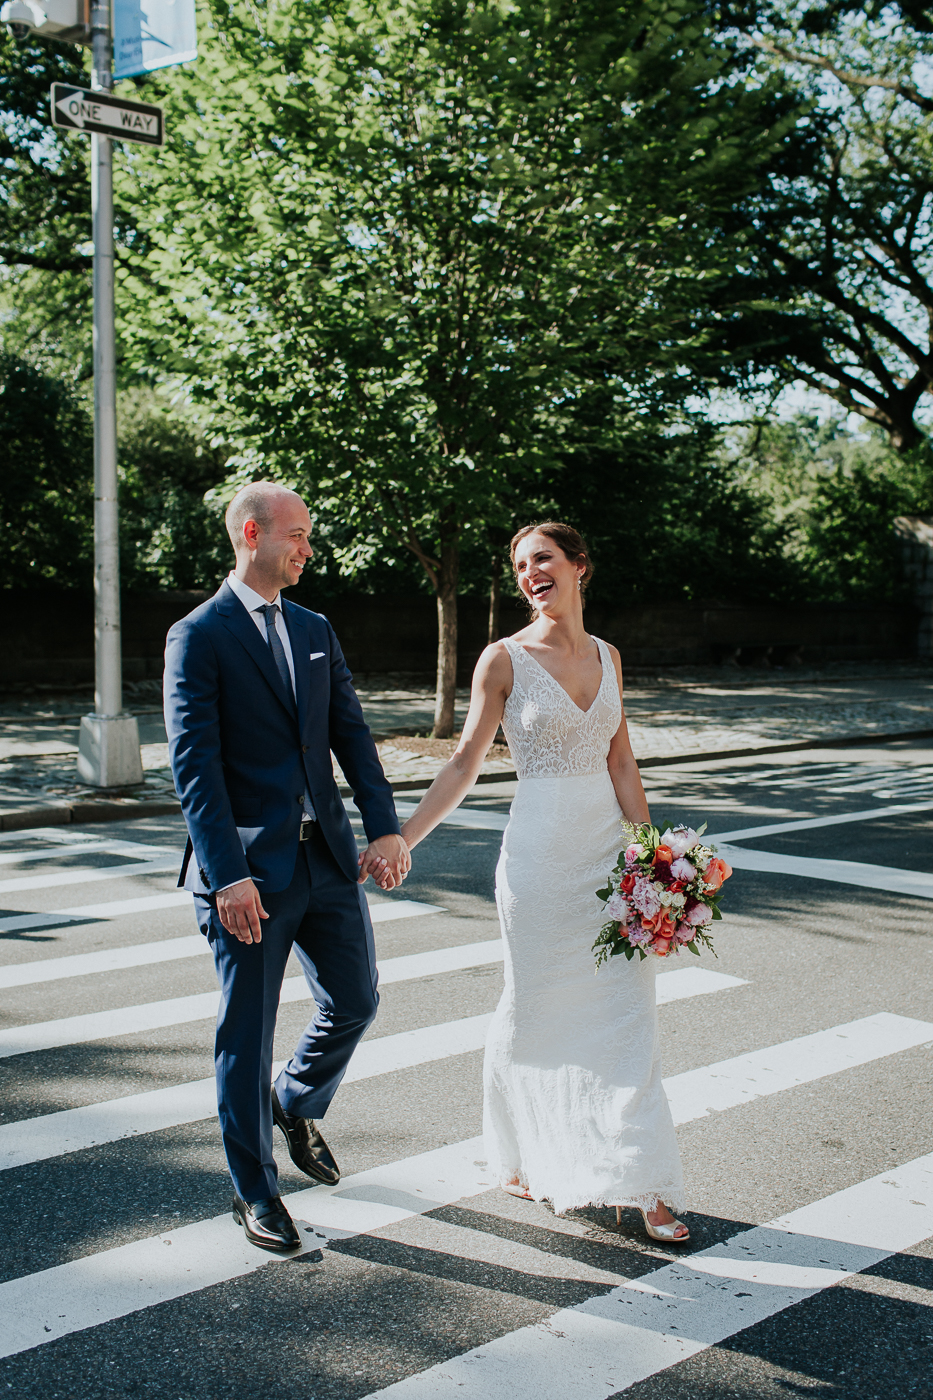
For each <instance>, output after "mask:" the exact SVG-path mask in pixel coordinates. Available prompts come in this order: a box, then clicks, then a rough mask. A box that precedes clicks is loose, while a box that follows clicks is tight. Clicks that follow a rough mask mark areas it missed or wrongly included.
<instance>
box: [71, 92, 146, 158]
mask: <svg viewBox="0 0 933 1400" xmlns="http://www.w3.org/2000/svg"><path fill="white" fill-rule="evenodd" d="M52 123H53V125H54V126H64V127H67V129H68V130H69V131H96V132H98V133H99V134H100V135H101V136H116V137H117V138H118V139H119V140H121V141H142V142H143V144H144V145H146V146H161V145H163V144H164V143H165V120H164V116H163V112H162V108H161V107H151V106H150V105H149V103H148V102H128V101H127V100H126V99H125V98H123V97H114V96H113V94H112V93H109V92H88V91H87V89H86V88H76V87H69V86H68V84H67V83H53V84H52Z"/></svg>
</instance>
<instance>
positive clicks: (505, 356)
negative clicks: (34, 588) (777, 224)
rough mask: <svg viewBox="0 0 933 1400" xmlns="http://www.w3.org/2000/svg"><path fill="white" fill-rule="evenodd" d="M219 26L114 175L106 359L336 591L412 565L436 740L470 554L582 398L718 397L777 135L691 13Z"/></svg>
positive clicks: (675, 7) (513, 11) (238, 11)
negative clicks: (337, 540)
mask: <svg viewBox="0 0 933 1400" xmlns="http://www.w3.org/2000/svg"><path fill="white" fill-rule="evenodd" d="M212 16H213V18H212V21H211V26H210V27H208V28H206V29H205V31H204V34H203V43H202V49H201V52H202V57H201V59H200V60H199V64H198V66H197V69H196V70H193V71H190V72H181V71H178V72H175V73H169V74H167V75H164V76H163V77H161V78H160V79H159V82H160V83H161V84H162V87H163V92H164V96H165V99H166V101H167V102H168V105H169V109H170V111H169V131H170V135H171V140H170V144H169V145H168V146H167V147H166V148H165V149H164V150H163V151H161V152H152V151H144V150H139V151H138V152H133V154H132V158H131V159H129V160H128V161H126V162H124V164H123V166H122V169H123V171H124V182H123V185H122V195H121V198H122V200H123V202H124V204H125V205H126V206H127V207H130V206H132V207H133V208H134V209H135V210H136V211H137V213H138V217H139V224H140V227H141V236H142V237H143V238H144V239H145V240H146V251H145V255H144V256H140V258H139V260H138V262H137V264H136V273H135V274H134V273H125V274H124V278H123V284H122V292H121V300H122V301H123V303H124V305H131V308H132V309H131V311H130V312H129V313H128V314H127V315H126V316H125V318H124V324H123V335H124V343H126V344H127V345H129V346H130V347H131V350H132V353H134V354H135V356H136V359H137V362H138V363H144V362H150V361H151V357H152V355H153V348H154V347H158V351H157V353H158V357H159V360H160V362H161V363H162V364H163V365H165V366H167V367H170V368H171V370H172V371H173V372H174V373H177V374H178V375H180V376H181V377H182V378H183V379H184V380H185V382H186V383H187V384H188V386H189V388H190V389H191V391H192V392H193V393H194V394H195V395H197V396H198V397H199V398H200V399H201V400H202V402H203V403H205V404H207V405H209V406H211V407H212V409H213V412H214V414H215V418H216V421H218V422H222V423H223V425H224V430H225V432H226V433H227V434H228V435H229V436H230V438H231V439H232V440H234V441H235V442H236V443H237V446H238V450H237V453H236V455H235V456H234V458H233V465H234V467H235V468H236V472H235V474H234V476H233V477H232V478H231V480H230V482H229V483H228V488H227V489H228V490H231V491H232V490H233V489H235V487H236V486H237V485H238V484H239V483H240V482H241V481H243V480H247V479H249V478H252V477H255V476H257V475H260V474H275V475H277V476H279V477H281V478H282V479H285V480H287V481H290V482H294V483H296V484H298V485H300V486H301V487H302V489H304V490H305V491H306V492H307V493H308V495H309V498H310V499H311V500H312V502H314V504H315V507H316V508H317V509H320V510H321V511H323V512H325V513H329V514H330V515H331V517H332V518H337V519H339V520H340V522H341V524H342V525H343V526H344V527H346V526H349V527H350V530H351V532H352V542H351V543H350V544H349V545H348V546H346V547H344V548H343V549H342V551H341V553H340V560H341V564H342V566H343V567H344V568H345V569H348V570H355V571H357V573H358V574H360V573H363V574H365V571H366V570H367V569H368V568H369V567H370V566H371V564H372V561H373V560H375V559H377V558H378V557H380V555H381V554H383V553H384V552H385V551H386V550H387V549H389V550H394V551H403V552H404V551H408V552H409V553H410V554H411V556H413V557H414V558H416V559H417V560H418V562H419V564H420V566H421V568H422V569H423V571H424V574H425V576H426V578H427V579H428V580H429V582H430V586H431V587H432V589H433V590H434V592H435V594H436V597H437V606H438V631H439V648H438V699H437V711H436V717H435V732H436V733H438V734H448V733H450V732H451V728H452V724H453V695H454V684H455V676H456V630H457V622H456V600H457V592H458V580H459V576H460V570H461V559H462V556H463V552H464V550H468V551H481V552H482V553H483V554H484V555H487V553H488V538H489V531H490V530H493V531H494V530H496V529H502V528H504V527H506V526H507V524H508V522H509V520H510V519H511V517H512V516H513V514H514V513H515V508H516V503H517V502H520V501H522V500H528V499H531V500H534V499H538V498H541V497H542V496H545V497H546V496H548V495H550V494H552V492H551V486H552V483H553V480H554V479H556V477H557V476H559V474H560V472H561V470H562V469H563V467H564V464H565V463H566V462H567V460H568V452H569V451H571V450H572V444H571V443H570V442H569V440H568V433H570V432H572V430H573V419H574V411H575V409H576V407H577V406H578V404H579V402H580V400H581V398H585V397H586V396H587V395H588V394H589V393H590V392H591V391H592V389H593V387H594V386H596V387H597V388H598V391H599V393H600V394H606V393H607V392H608V393H609V395H610V397H611V398H613V401H615V400H621V401H624V403H625V404H626V405H627V407H628V408H629V410H630V411H632V410H634V409H635V408H636V407H637V408H641V409H642V410H644V411H647V412H651V411H655V410H656V409H657V407H658V405H659V404H662V403H665V402H669V401H671V400H676V399H677V398H679V397H681V396H682V395H683V394H684V393H686V392H687V391H688V390H689V389H691V388H696V387H697V386H698V385H701V384H702V383H704V382H705V379H706V377H707V376H708V375H709V374H711V373H712V372H713V369H714V366H713V364H712V361H711V358H710V357H709V356H708V355H707V354H706V352H705V345H706V341H707V337H708V332H709V327H708V324H707V323H708V321H709V320H710V319H711V317H710V315H709V310H708V309H709V307H710V305H711V302H712V301H713V300H714V299H715V288H716V287H717V285H718V284H719V282H721V281H723V280H724V269H725V268H726V267H727V265H728V263H729V259H730V257H731V255H732V254H731V252H730V248H729V246H728V243H727V242H726V241H725V240H724V239H723V238H722V237H720V236H717V233H721V230H722V223H723V211H724V209H725V208H726V206H727V205H729V204H730V203H731V201H732V200H733V199H734V198H735V196H736V193H737V192H738V191H741V190H747V189H748V188H750V186H751V185H753V184H754V181H755V179H756V178H757V177H756V171H757V168H758V166H759V165H760V163H761V162H762V161H763V160H764V159H765V158H766V157H767V156H768V154H769V152H770V151H771V149H772V148H773V145H774V143H775V142H776V141H777V140H778V139H780V136H781V135H782V132H783V130H784V129H785V127H786V124H787V122H788V121H789V120H791V116H790V114H789V110H788V107H787V104H786V103H784V102H783V101H782V100H781V99H779V98H778V97H777V96H776V94H775V90H774V86H773V85H770V84H769V83H767V82H763V83H758V84H756V85H755V86H748V85H746V84H745V83H744V82H743V69H744V68H745V67H746V66H747V60H743V59H740V58H738V57H737V56H736V53H735V49H734V46H731V45H730V44H729V43H727V42H725V41H721V40H719V39H716V38H715V36H712V35H711V29H710V24H709V17H710V12H708V11H707V10H706V9H705V8H704V7H703V5H702V4H697V3H693V0H678V3H675V4H672V5H671V6H668V7H665V8H664V9H663V10H661V9H660V8H649V7H646V6H644V5H642V4H637V3H628V4H624V5H621V6H620V5H618V4H617V3H612V4H609V3H605V0H574V2H573V3H571V2H570V0H555V2H554V3H549V4H542V3H538V2H537V0H534V3H533V2H532V0H513V3H509V4H505V3H498V0H408V2H407V3H397V0H396V2H395V3H393V0H339V3H336V4H329V5H324V4H323V3H301V4H299V3H297V0H285V2H284V3H282V4H281V5H278V6H277V7H276V8H275V9H274V10H273V9H269V10H267V11H263V12H261V13H260V12H257V11H256V9H255V8H254V7H252V6H249V7H248V6H246V5H245V4H242V3H240V2H239V0H228V2H226V3H225V2H224V0H214V9H213V11H212ZM153 287H157V288H158V289H159V295H153V293H152V288H153Z"/></svg>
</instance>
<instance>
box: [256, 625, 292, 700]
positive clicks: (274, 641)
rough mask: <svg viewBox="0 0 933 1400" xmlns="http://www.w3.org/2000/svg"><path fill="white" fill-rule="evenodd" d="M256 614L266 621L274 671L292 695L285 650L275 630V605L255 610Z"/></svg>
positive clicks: (267, 638)
mask: <svg viewBox="0 0 933 1400" xmlns="http://www.w3.org/2000/svg"><path fill="white" fill-rule="evenodd" d="M256 611H257V612H258V613H262V615H263V617H264V618H265V619H266V640H267V641H268V643H269V649H270V651H271V652H272V659H273V661H274V662H275V669H276V670H277V671H278V673H279V675H280V676H281V678H282V684H283V685H284V687H285V690H286V692H287V694H289V695H293V694H294V692H293V691H292V678H291V673H290V671H289V669H288V662H287V661H286V660H285V648H284V647H283V645H282V638H281V637H280V636H279V634H278V632H277V631H276V630H275V619H276V616H277V614H278V611H279V607H278V604H277V603H267V604H266V605H265V607H264V608H257V609H256Z"/></svg>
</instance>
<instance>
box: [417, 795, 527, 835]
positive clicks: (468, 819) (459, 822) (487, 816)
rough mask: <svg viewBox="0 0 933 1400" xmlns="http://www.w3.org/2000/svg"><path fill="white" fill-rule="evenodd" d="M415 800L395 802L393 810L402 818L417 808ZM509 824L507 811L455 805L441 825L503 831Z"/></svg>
mask: <svg viewBox="0 0 933 1400" xmlns="http://www.w3.org/2000/svg"><path fill="white" fill-rule="evenodd" d="M417 807H418V804H417V802H396V804H395V810H396V812H397V813H398V815H399V817H401V818H402V819H403V820H404V818H406V817H410V816H411V815H412V813H413V812H414V811H416V810H417ZM508 824H509V814H508V812H484V811H481V810H480V809H479V808H476V807H457V808H456V809H455V810H454V811H453V812H451V814H450V816H449V817H444V819H443V821H442V823H441V825H442V826H463V827H472V828H473V829H474V830H477V831H505V828H506V827H507V826H508Z"/></svg>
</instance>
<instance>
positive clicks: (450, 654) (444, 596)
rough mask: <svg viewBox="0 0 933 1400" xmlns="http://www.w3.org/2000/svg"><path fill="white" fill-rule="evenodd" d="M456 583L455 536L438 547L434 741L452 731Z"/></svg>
mask: <svg viewBox="0 0 933 1400" xmlns="http://www.w3.org/2000/svg"><path fill="white" fill-rule="evenodd" d="M459 581H460V541H459V537H458V535H455V536H454V538H453V539H451V540H447V541H445V542H444V543H443V544H442V545H441V559H440V568H439V569H438V571H437V700H436V701H435V705H434V730H433V734H434V738H435V739H449V738H450V737H451V735H452V734H453V732H454V703H455V701H456V698H457V585H458V583H459Z"/></svg>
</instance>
